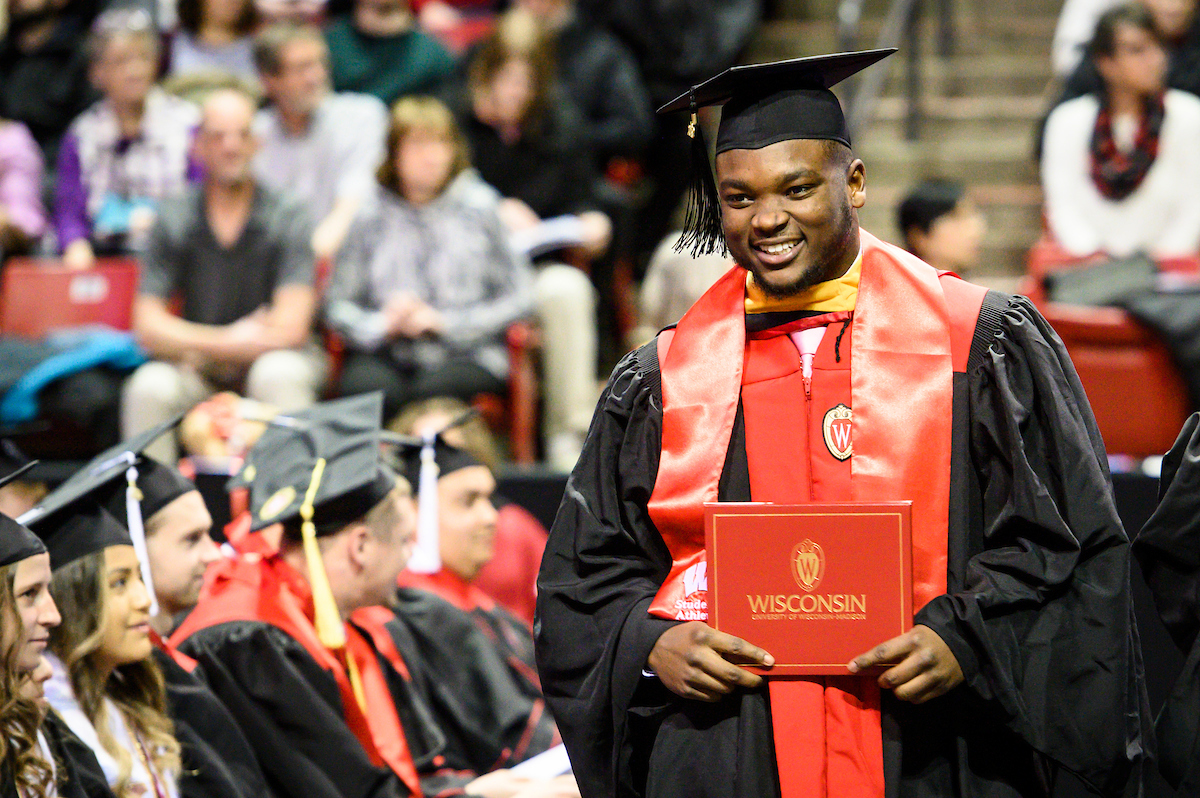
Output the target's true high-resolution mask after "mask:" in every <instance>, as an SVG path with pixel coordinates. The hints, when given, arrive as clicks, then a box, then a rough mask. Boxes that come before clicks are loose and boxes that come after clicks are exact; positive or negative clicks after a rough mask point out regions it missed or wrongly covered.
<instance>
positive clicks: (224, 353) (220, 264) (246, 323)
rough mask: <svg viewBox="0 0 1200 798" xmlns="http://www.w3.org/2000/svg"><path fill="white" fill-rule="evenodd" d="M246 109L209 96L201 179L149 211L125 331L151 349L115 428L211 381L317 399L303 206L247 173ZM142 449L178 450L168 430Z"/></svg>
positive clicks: (245, 102)
mask: <svg viewBox="0 0 1200 798" xmlns="http://www.w3.org/2000/svg"><path fill="white" fill-rule="evenodd" d="M253 119H254V103H253V101H252V100H251V99H250V98H249V97H248V96H246V95H245V94H242V93H238V92H235V91H231V90H222V91H218V92H214V93H213V94H212V95H210V96H209V98H208V99H207V100H206V102H205V105H204V109H203V117H202V120H201V125H200V130H199V133H198V135H197V139H196V150H197V155H198V156H199V158H200V161H201V163H202V165H203V166H204V171H205V177H204V183H203V185H202V186H201V187H198V188H195V189H191V190H189V191H187V192H186V193H185V194H184V195H183V196H181V197H178V198H176V199H174V200H171V201H170V202H169V203H167V204H166V205H164V207H163V211H162V213H161V214H159V218H158V222H157V223H156V224H155V227H154V230H153V232H152V235H151V238H150V246H149V248H148V249H147V251H146V256H145V258H144V262H143V269H142V283H141V289H140V290H141V294H140V295H139V296H138V299H137V303H136V305H135V306H134V330H135V331H136V333H137V334H138V336H139V338H140V339H141V342H142V345H143V346H144V347H145V348H146V350H147V351H148V352H149V353H150V355H151V356H152V357H155V358H157V359H158V360H157V361H156V362H152V363H147V364H146V365H144V366H142V367H141V368H139V369H138V370H137V371H136V372H134V374H133V376H132V377H130V379H129V381H128V382H127V383H126V385H125V391H124V398H123V403H122V407H121V419H122V427H123V430H122V431H123V436H124V437H129V436H131V435H133V434H135V433H137V432H139V431H141V430H144V429H147V428H149V427H151V426H153V425H155V424H157V423H159V422H161V421H165V420H166V419H168V418H170V417H171V416H172V415H174V414H175V413H177V412H179V411H182V410H185V409H187V408H188V407H190V406H191V405H193V404H195V403H196V402H198V401H199V400H201V399H203V398H205V397H206V396H208V395H209V394H211V393H213V392H214V391H215V390H217V389H219V388H244V392H245V393H246V395H248V396H250V397H251V398H252V399H256V400H258V401H262V402H267V403H269V404H273V405H276V406H278V407H282V408H286V409H291V408H297V407H303V406H305V405H308V404H311V403H312V402H313V401H314V400H315V398H316V392H317V389H318V387H319V386H320V384H321V382H322V380H323V377H324V371H325V358H324V354H323V353H322V352H320V351H318V350H317V348H316V347H315V346H313V345H311V341H310V332H311V328H312V320H313V314H314V311H315V308H316V292H315V291H314V289H313V260H314V259H313V254H312V248H311V246H310V243H309V242H310V239H311V238H312V227H311V225H310V224H309V222H308V218H307V214H306V213H305V211H304V208H303V207H301V206H300V205H298V204H296V203H293V202H291V201H289V200H286V199H284V198H282V197H280V196H279V195H278V194H276V193H274V192H273V191H271V190H270V189H267V188H265V187H263V186H260V185H257V184H256V183H255V181H254V179H253V178H252V177H251V172H250V160H251V158H252V157H253V155H254V151H255V148H256V147H257V139H256V138H255V136H254V133H253V130H252V123H253ZM174 305H177V306H178V307H179V315H178V316H177V315H175V314H173V313H172V312H171V309H170V308H171V307H172V306H174ZM146 453H147V454H149V455H150V456H151V457H154V458H156V459H159V460H161V461H162V462H167V463H171V462H175V460H176V459H177V458H176V453H175V451H174V441H173V440H172V439H171V437H170V436H163V437H162V438H160V439H159V440H158V441H157V442H156V443H155V444H153V445H152V446H151V447H149V448H147V449H146Z"/></svg>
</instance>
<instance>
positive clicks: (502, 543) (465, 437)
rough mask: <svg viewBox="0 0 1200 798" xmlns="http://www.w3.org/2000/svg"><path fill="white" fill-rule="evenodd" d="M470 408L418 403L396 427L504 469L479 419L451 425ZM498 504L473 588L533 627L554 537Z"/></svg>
mask: <svg viewBox="0 0 1200 798" xmlns="http://www.w3.org/2000/svg"><path fill="white" fill-rule="evenodd" d="M468 411H469V408H468V407H467V405H466V404H464V403H463V402H460V401H459V400H457V399H451V398H449V397H445V396H441V397H434V398H433V399H427V400H425V401H423V402H414V403H413V404H410V405H408V406H407V407H406V408H404V411H403V412H401V413H400V415H399V416H397V417H396V420H395V422H394V423H393V424H392V426H391V429H392V431H394V432H399V433H401V434H407V435H423V434H426V433H434V432H438V431H442V430H444V432H442V439H443V440H445V441H446V443H448V444H450V445H451V446H457V447H458V448H460V449H465V450H466V451H468V452H470V453H471V456H472V457H474V458H475V459H476V460H478V461H479V462H480V463H483V465H485V466H487V467H488V469H489V470H491V471H492V472H493V473H495V472H496V470H497V468H498V466H499V458H498V457H497V454H496V442H495V441H494V440H493V439H492V434H491V432H490V431H489V430H488V428H487V424H485V423H484V422H483V419H482V418H480V417H479V416H478V415H476V416H475V417H473V418H471V419H470V420H468V421H466V422H462V423H459V424H457V425H456V426H454V427H453V428H451V429H446V426H447V425H448V424H450V423H452V422H455V421H457V420H459V419H460V418H462V416H463V414H464V413H467V412H468ZM492 503H493V504H494V505H495V506H496V538H495V544H494V551H495V553H494V555H493V556H492V558H491V559H490V560H489V561H488V563H487V565H485V566H483V568H481V569H480V571H479V573H478V574H477V575H476V576H475V579H474V581H473V584H474V586H475V587H477V588H479V589H480V590H482V591H483V592H484V593H486V594H488V595H489V596H491V597H492V598H493V599H495V600H496V601H498V602H500V603H501V604H503V605H504V607H505V608H506V609H507V610H508V611H509V612H511V613H513V614H514V615H516V616H517V617H518V618H521V619H522V620H524V621H525V623H526V624H528V625H529V626H530V627H531V628H532V626H533V611H534V608H535V605H536V603H537V572H538V566H539V565H540V564H541V562H542V552H544V551H545V550H546V538H547V537H548V533H547V532H546V528H545V527H544V526H542V524H541V522H540V521H538V520H537V518H535V517H534V516H533V514H532V513H530V512H529V511H528V510H526V509H525V508H524V507H522V506H521V505H519V504H514V503H513V502H512V501H510V500H509V499H508V498H506V497H505V496H503V495H501V494H500V493H495V494H493V495H492Z"/></svg>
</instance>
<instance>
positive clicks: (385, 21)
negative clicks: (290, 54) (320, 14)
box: [325, 0, 455, 106]
mask: <svg viewBox="0 0 1200 798" xmlns="http://www.w3.org/2000/svg"><path fill="white" fill-rule="evenodd" d="M325 38H326V41H328V43H329V56H330V63H331V66H332V73H333V88H334V90H336V91H360V92H364V93H366V94H374V95H375V96H376V97H378V98H379V99H380V100H382V101H383V102H384V104H386V105H388V106H390V105H391V104H392V103H394V102H395V101H396V100H398V99H400V98H401V97H403V96H404V95H406V94H429V93H432V92H434V91H436V90H437V89H438V88H440V87H441V86H442V84H443V83H444V82H445V81H446V80H447V79H449V78H450V76H451V75H452V74H453V73H454V70H455V62H454V57H453V56H452V55H450V53H449V52H448V51H447V50H446V48H445V47H443V46H442V45H441V44H440V43H439V42H438V41H437V40H436V39H434V38H433V37H431V36H429V35H428V34H426V33H425V32H424V31H422V30H420V29H418V28H417V26H416V24H415V23H414V22H413V18H412V14H411V13H410V12H409V10H408V0H354V10H353V11H352V12H351V13H349V14H345V15H342V16H340V17H338V18H337V19H335V20H334V21H333V22H331V23H330V24H329V27H328V28H326V30H325Z"/></svg>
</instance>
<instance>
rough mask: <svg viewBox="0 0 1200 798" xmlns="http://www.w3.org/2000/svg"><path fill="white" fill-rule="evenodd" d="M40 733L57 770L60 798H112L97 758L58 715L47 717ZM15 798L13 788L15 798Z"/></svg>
mask: <svg viewBox="0 0 1200 798" xmlns="http://www.w3.org/2000/svg"><path fill="white" fill-rule="evenodd" d="M42 732H43V733H44V734H45V735H46V741H47V742H48V743H49V745H50V750H51V752H52V753H53V754H54V759H55V764H56V765H57V766H58V768H59V773H58V795H59V796H60V798H113V791H112V788H111V787H109V786H108V779H106V778H105V776H104V770H103V769H101V767H100V763H99V762H97V761H96V755H95V754H94V753H92V749H91V748H89V747H88V746H87V744H86V743H84V742H83V740H80V739H79V738H78V737H76V736H75V733H74V732H72V731H71V728H70V727H69V726H68V725H67V723H66V721H64V720H63V719H62V718H60V717H59V716H58V713H56V712H54V711H53V710H51V711H50V712H48V713H47V714H46V719H45V720H44V721H43V722H42ZM16 794H17V793H16V788H15V786H14V788H13V790H12V795H13V796H14V798H15V796H16Z"/></svg>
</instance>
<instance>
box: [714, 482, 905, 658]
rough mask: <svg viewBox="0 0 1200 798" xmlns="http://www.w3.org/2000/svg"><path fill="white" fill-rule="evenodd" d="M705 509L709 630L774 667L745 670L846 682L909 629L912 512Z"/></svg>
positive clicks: (878, 506) (862, 506)
mask: <svg viewBox="0 0 1200 798" xmlns="http://www.w3.org/2000/svg"><path fill="white" fill-rule="evenodd" d="M704 507H705V543H706V548H707V552H708V608H709V617H710V618H711V621H712V625H713V627H715V628H716V629H719V630H720V631H722V632H727V633H728V634H731V635H736V636H737V637H740V638H742V639H744V640H746V641H748V642H750V643H753V644H754V645H756V646H759V647H761V648H763V649H765V650H766V651H768V652H770V653H771V654H772V655H773V656H774V657H775V663H776V664H775V667H773V668H769V669H765V668H751V670H754V671H756V672H758V673H761V674H764V675H770V676H813V675H825V676H831V675H842V676H845V675H847V673H848V672H847V670H846V663H848V662H849V661H850V660H851V659H853V658H854V657H856V656H858V655H859V654H862V653H863V652H864V651H867V650H868V649H870V648H871V647H872V646H875V645H878V644H879V643H882V642H884V641H885V640H890V639H892V638H893V637H896V636H897V635H901V634H904V633H905V632H907V631H908V630H909V629H911V628H912V625H913V610H912V590H913V587H912V502H879V503H861V502H839V503H836V504H764V503H757V502H756V503H734V502H711V503H706V504H705V505H704ZM879 670H880V672H882V670H885V668H880V669H879Z"/></svg>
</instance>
